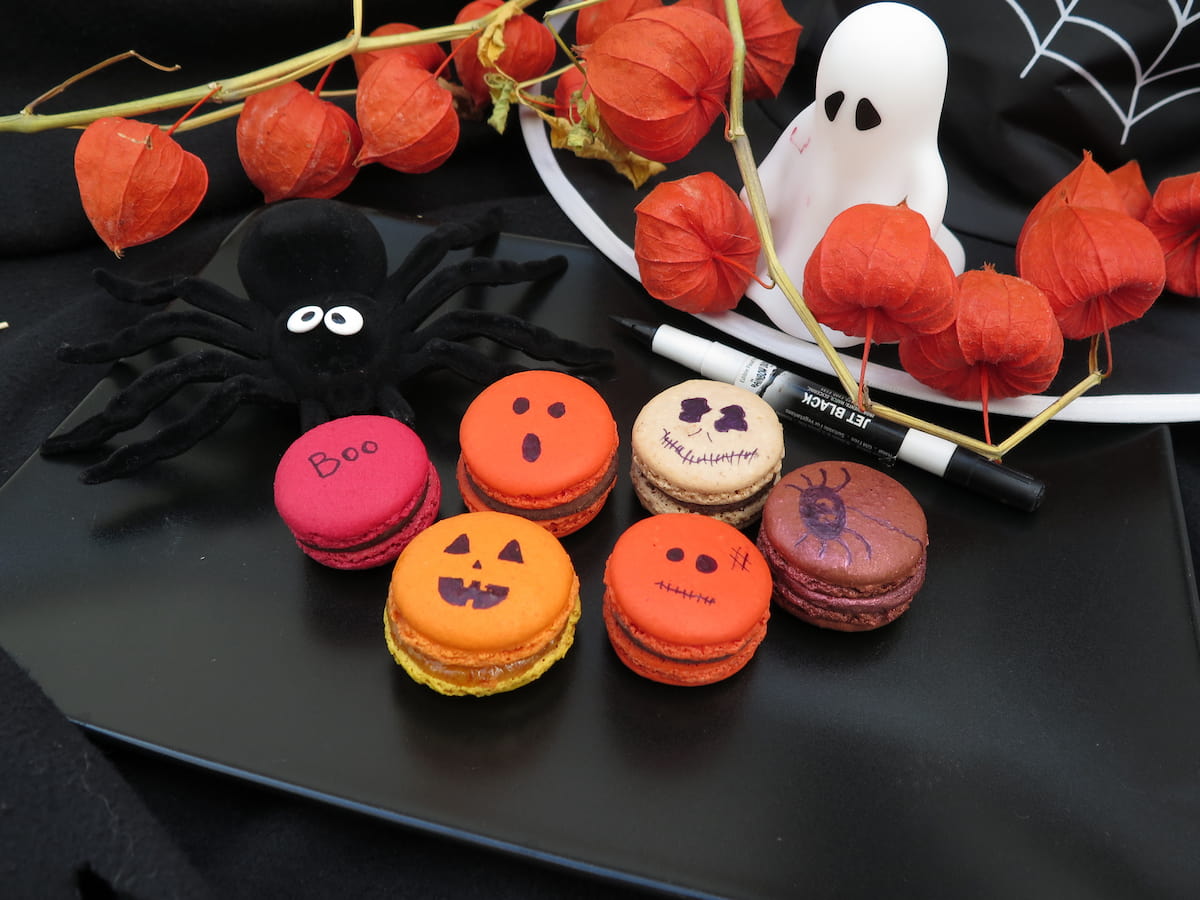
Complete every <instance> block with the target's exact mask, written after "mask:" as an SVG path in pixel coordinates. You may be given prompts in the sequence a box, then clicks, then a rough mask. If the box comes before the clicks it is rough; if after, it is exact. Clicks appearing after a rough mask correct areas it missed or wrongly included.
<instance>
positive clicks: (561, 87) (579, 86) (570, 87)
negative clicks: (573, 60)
mask: <svg viewBox="0 0 1200 900" xmlns="http://www.w3.org/2000/svg"><path fill="white" fill-rule="evenodd" d="M576 93H578V94H579V95H580V97H581V98H582V99H584V100H586V99H587V98H588V97H590V96H591V95H592V89H591V88H590V87H588V86H587V79H586V78H584V75H583V73H582V72H581V71H579V69H578V68H576V67H575V66H571V68H569V69H567V70H566V71H564V72H563V73H562V74H561V75H559V76H558V80H557V81H556V82H555V84H554V114H555V115H556V116H558V117H559V118H560V119H566V120H567V121H569V122H572V123H575V122H578V121H579V110H578V109H576V107H575V100H576V97H575V95H576Z"/></svg>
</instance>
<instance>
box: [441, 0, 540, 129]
mask: <svg viewBox="0 0 1200 900" xmlns="http://www.w3.org/2000/svg"><path fill="white" fill-rule="evenodd" d="M502 5H503V0H474V2H472V3H468V4H467V5H466V6H464V7H463V8H462V9H461V10H459V13H458V15H457V16H456V17H455V19H454V21H455V22H457V23H461V22H469V21H471V20H472V19H478V18H480V17H482V16H485V15H487V14H488V13H489V12H491V11H492V10H494V9H498V8H499V7H501V6H502ZM482 37H483V38H484V40H482V41H481V35H472V36H471V37H469V38H463V39H462V40H459V41H451V43H450V46H451V52H452V53H453V55H454V70H455V72H457V73H458V80H459V81H460V82H462V86H463V87H464V88H466V89H467V93H469V94H470V96H471V99H472V100H473V101H474V102H475V104H476V106H485V105H487V103H488V102H489V100H490V98H491V90H490V89H489V88H488V84H487V82H486V81H485V80H484V76H485V75H487V74H488V73H489V72H499V73H501V74H503V75H506V76H507V77H509V78H511V79H512V80H513V81H515V82H518V83H519V82H523V81H528V80H530V79H532V78H537V77H538V76H539V75H544V74H545V73H546V72H548V71H549V70H550V66H551V65H553V64H554V57H555V55H556V53H557V52H558V44H557V42H556V41H555V40H554V34H553V32H551V31H550V29H549V28H547V27H546V26H545V25H544V24H542V23H541V22H539V21H538V20H537V19H535V18H534V17H533V16H531V15H529V14H527V13H524V12H519V11H518V12H515V13H514V14H513V15H512V16H510V17H508V18H507V19H506V20H505V21H504V22H503V23H502V24H501V25H500V26H498V27H497V28H496V29H494V30H493V31H492V32H490V33H485V35H483V36H482ZM464 45H465V46H464ZM481 57H484V58H482V59H481Z"/></svg>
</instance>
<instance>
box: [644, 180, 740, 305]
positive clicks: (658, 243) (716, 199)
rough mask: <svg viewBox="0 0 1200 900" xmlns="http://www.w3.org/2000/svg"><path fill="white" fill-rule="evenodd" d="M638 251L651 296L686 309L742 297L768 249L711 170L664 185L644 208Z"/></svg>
mask: <svg viewBox="0 0 1200 900" xmlns="http://www.w3.org/2000/svg"><path fill="white" fill-rule="evenodd" d="M634 211H635V212H636V213H637V225H636V228H635V231H634V243H633V252H634V255H635V257H636V258H637V264H638V273H639V274H640V276H641V280H642V285H643V286H644V287H645V288H646V291H647V293H649V294H650V296H652V297H655V298H657V299H659V300H661V301H663V302H664V303H666V304H667V305H668V306H672V307H674V308H675V309H681V310H683V311H684V312H704V313H717V312H724V311H725V310H727V309H732V308H733V307H734V306H736V305H737V302H738V300H740V299H741V297H742V294H743V293H744V292H745V290H746V285H747V284H748V283H749V282H750V278H751V277H752V275H753V272H754V268H755V266H756V265H757V264H758V254H759V251H760V250H761V243H760V241H759V237H758V232H757V231H756V230H755V228H754V219H753V217H752V216H751V215H750V211H749V210H748V209H747V208H746V206H745V204H744V203H742V201H741V199H740V198H739V197H738V195H737V194H735V193H734V191H733V189H732V188H731V187H729V185H727V184H726V183H725V182H724V181H722V180H721V179H720V178H719V177H718V176H717V175H714V174H713V173H712V172H701V173H700V174H698V175H691V176H688V177H687V178H681V179H680V180H678V181H668V182H664V183H663V184H660V185H658V186H657V187H655V188H654V190H652V191H651V192H650V193H649V194H647V195H646V198H645V199H644V200H643V201H642V202H641V203H639V204H638V205H637V206H636V207H635V208H634Z"/></svg>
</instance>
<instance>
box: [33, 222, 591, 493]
mask: <svg viewBox="0 0 1200 900" xmlns="http://www.w3.org/2000/svg"><path fill="white" fill-rule="evenodd" d="M499 229H500V213H499V210H493V211H492V212H490V213H488V214H486V215H484V216H483V217H481V218H480V219H478V220H476V221H473V222H466V223H449V224H445V225H441V226H439V227H437V228H435V229H433V230H432V231H430V232H428V233H427V234H426V235H425V236H424V237H422V238H421V240H419V241H418V242H417V244H416V245H415V246H414V247H413V248H412V250H411V251H410V252H409V253H408V255H407V256H406V257H405V258H404V259H403V261H402V262H401V263H400V264H399V266H397V268H396V269H395V271H393V272H391V273H389V272H388V263H387V254H386V248H385V245H384V241H383V238H382V237H381V236H380V234H379V232H378V230H377V229H376V228H375V226H374V224H373V223H372V222H371V220H370V219H369V218H368V217H367V216H366V215H365V214H364V213H362V212H360V211H359V210H357V209H355V208H354V207H352V206H349V205H347V204H345V203H342V202H339V201H335V200H291V201H286V202H283V203H279V204H277V205H274V206H271V207H268V208H267V209H266V210H264V211H263V212H262V213H260V214H259V215H258V216H257V217H256V218H255V219H254V220H253V221H252V222H251V223H250V225H249V227H248V229H247V232H246V235H245V237H244V239H243V241H242V244H241V247H240V249H239V252H238V260H237V271H238V275H239V277H240V279H241V282H242V286H243V288H244V290H245V294H246V296H245V297H240V296H238V295H237V294H235V293H233V292H231V291H229V290H227V289H226V288H224V287H222V286H220V285H218V284H216V283H214V282H211V281H208V280H206V279H203V278H200V277H197V276H176V277H173V278H168V279H164V280H162V281H156V282H146V283H144V282H137V281H132V280H129V279H125V278H122V277H119V276H117V275H114V274H112V273H110V272H107V271H105V270H98V271H97V272H96V280H97V281H98V282H99V284H100V285H101V286H102V287H103V288H104V289H105V290H106V291H107V292H108V293H110V294H111V295H112V296H113V297H115V298H117V299H118V300H121V301H124V302H128V303H134V304H140V305H145V306H159V305H165V304H166V303H168V302H169V301H171V300H174V299H175V298H180V299H181V300H183V301H185V302H186V304H187V305H186V306H178V307H172V308H164V309H157V310H154V311H152V312H150V313H148V314H147V315H146V316H145V317H144V318H142V319H141V320H140V321H138V322H137V323H136V324H134V325H132V326H130V327H128V328H126V329H124V330H122V331H120V332H118V333H117V334H115V335H114V336H112V337H111V338H109V339H106V340H100V341H96V342H95V343H90V344H85V345H81V346H72V345H65V346H63V347H61V348H60V349H59V352H58V356H59V358H60V359H62V360H64V361H66V362H72V363H94V362H108V361H115V360H119V359H121V358H122V357H126V356H132V355H135V354H138V353H141V352H142V351H144V350H148V349H150V348H152V347H155V346H158V345H160V344H163V343H166V342H168V341H170V340H172V339H175V338H190V339H193V340H196V341H199V342H201V346H200V347H199V348H198V349H194V350H191V351H189V352H186V353H183V354H182V355H178V356H173V357H170V358H167V359H165V360H162V361H160V362H157V363H154V364H152V365H150V366H149V367H148V368H146V369H145V370H144V371H143V372H142V373H141V374H139V375H138V376H137V377H136V378H134V379H133V381H131V382H130V383H129V384H128V385H127V386H126V387H124V388H123V389H121V390H120V391H119V392H118V393H116V394H115V395H114V396H113V397H112V399H111V400H110V401H109V402H108V404H107V406H106V407H105V408H104V409H103V410H101V411H100V412H98V413H96V414H95V415H93V416H91V417H90V418H87V419H85V420H84V421H83V422H81V423H80V424H78V425H76V426H75V427H73V428H71V429H70V430H67V431H64V432H61V433H59V434H55V435H53V436H51V437H50V438H48V439H47V440H46V441H45V442H44V443H43V445H42V448H41V449H42V453H43V454H45V455H55V454H62V453H70V452H74V451H80V450H86V449H92V448H95V447H99V446H100V445H102V444H104V443H105V442H106V441H108V440H109V439H111V438H113V437H115V436H117V435H119V434H121V433H123V432H126V431H129V430H131V429H133V428H135V427H137V426H138V425H139V424H140V423H141V422H142V421H143V420H144V419H145V418H146V417H147V416H148V415H150V413H151V412H153V411H154V410H155V409H157V408H158V407H160V406H162V405H163V404H165V403H167V402H168V401H169V400H170V399H171V398H172V397H173V396H174V395H175V394H176V392H177V391H179V390H180V389H181V388H183V387H184V386H186V385H189V384H205V385H208V386H209V387H208V389H207V391H206V393H205V394H204V396H203V398H202V399H201V400H200V401H199V402H198V403H197V405H195V406H194V407H193V408H191V409H190V410H189V411H188V412H186V413H185V414H184V415H182V416H180V417H179V418H177V419H176V420H174V421H171V422H169V423H168V424H167V425H165V426H164V427H163V428H162V429H160V430H159V431H158V432H157V433H155V434H154V435H152V436H151V437H149V438H147V439H145V440H141V441H135V442H132V443H128V444H124V445H122V446H119V447H117V448H115V449H114V450H113V451H112V452H111V453H110V454H109V455H108V457H107V458H105V459H104V460H102V461H100V462H99V463H97V464H95V465H93V466H90V467H88V468H86V469H84V470H83V472H82V473H81V475H80V478H81V480H83V481H85V482H87V483H97V482H103V481H108V480H110V479H114V478H123V477H126V476H128V475H131V474H133V473H135V472H137V471H140V470H141V469H143V468H145V467H146V466H148V465H150V464H152V463H154V462H157V461H159V460H163V459H168V458H170V457H172V456H176V455H178V454H180V453H183V452H184V451H186V450H188V449H190V448H191V447H193V446H194V445H195V444H196V443H197V442H199V441H200V440H201V439H202V438H204V437H206V436H207V435H208V434H210V433H212V432H213V431H215V430H216V429H218V428H219V427H220V426H221V425H223V424H224V423H225V422H226V421H227V420H228V419H229V417H230V416H231V415H232V414H233V413H234V411H235V410H236V409H237V408H238V407H239V406H241V405H242V404H247V403H255V404H265V405H284V406H289V405H290V406H295V407H297V409H298V413H299V420H300V426H301V429H302V430H304V431H307V430H308V429H310V428H312V427H314V426H315V425H319V424H321V423H322V422H325V421H328V420H330V419H334V418H340V417H342V416H348V415H355V414H363V413H378V414H381V415H387V416H391V417H393V418H396V419H398V420H400V421H401V422H404V423H405V424H408V425H411V424H413V419H414V414H413V408H412V406H411V404H410V403H409V401H408V400H407V399H405V396H404V394H403V392H402V390H401V387H402V386H403V385H404V384H405V383H407V382H409V381H410V380H411V379H413V378H415V377H416V376H418V375H420V374H422V373H425V372H429V371H433V370H448V371H451V372H453V373H455V374H457V375H459V376H461V377H463V378H466V379H468V380H470V381H474V382H476V383H479V384H487V383H490V382H492V381H495V380H496V379H498V378H500V377H502V376H504V375H507V374H510V373H512V372H514V371H518V370H520V369H522V368H525V367H524V366H522V365H520V364H517V363H513V362H502V361H499V360H496V359H494V358H492V357H491V356H488V355H487V354H485V353H483V352H482V351H481V350H479V349H477V348H476V347H473V346H472V345H471V344H469V343H466V341H468V340H469V339H471V338H475V337H481V338H485V339H489V340H491V341H494V342H496V343H498V344H501V345H504V346H507V347H510V348H513V349H515V350H518V351H521V352H523V353H525V354H526V355H528V356H530V357H532V358H534V359H539V360H547V361H553V362H557V363H560V364H562V365H564V366H567V367H581V368H586V367H591V366H596V365H599V364H603V363H606V362H608V361H609V360H610V359H611V353H610V351H608V350H605V349H601V348H595V347H590V346H587V345H585V344H581V343H578V342H576V341H572V340H569V339H566V338H562V337H559V336H558V335H556V334H555V333H553V332H552V331H549V330H548V329H546V328H542V327H540V326H538V325H534V324H532V323H530V322H527V321H526V320H524V319H521V318H519V317H517V316H513V315H508V314H504V313H497V312H491V311H488V310H482V309H455V310H451V311H449V312H445V313H443V314H442V315H440V316H437V317H434V315H433V314H434V313H435V312H436V311H437V310H438V309H439V308H440V307H441V306H442V305H443V304H444V303H445V302H446V301H448V300H449V299H450V298H451V297H452V296H453V295H454V294H456V293H457V292H458V291H460V290H461V289H463V288H465V287H468V286H470V285H499V284H517V283H524V282H534V281H539V280H541V279H547V278H550V277H553V276H555V275H557V274H559V273H561V272H562V271H563V270H564V269H565V268H566V259H565V258H564V257H562V256H551V257H548V258H545V259H536V260H531V261H526V262H516V261H512V260H506V259H494V258H491V257H486V256H472V257H470V258H467V259H462V260H460V261H457V262H451V263H448V264H444V265H443V263H444V261H445V258H446V256H447V254H449V253H450V252H451V251H454V250H462V249H466V248H468V247H472V246H474V245H476V244H479V243H480V242H482V241H484V240H486V239H487V238H490V237H492V236H493V235H495V234H497V233H498V232H499Z"/></svg>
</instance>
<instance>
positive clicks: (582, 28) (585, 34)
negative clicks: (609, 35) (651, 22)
mask: <svg viewBox="0 0 1200 900" xmlns="http://www.w3.org/2000/svg"><path fill="white" fill-rule="evenodd" d="M662 5H663V2H662V0H605V2H604V3H597V4H596V5H595V6H585V7H584V8H583V9H581V10H579V13H578V14H577V15H576V17H575V43H576V44H577V45H578V46H580V47H586V46H587V45H588V44H590V43H591V42H592V41H594V40H596V38H598V37H600V35H602V34H603V33H604V32H606V31H608V29H609V28H611V27H612V26H613V25H616V24H617V23H618V22H624V21H625V20H626V19H628V18H629V17H630V16H633V15H636V14H637V13H640V12H644V11H646V10H648V9H658V8H660V7H661V6H662Z"/></svg>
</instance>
